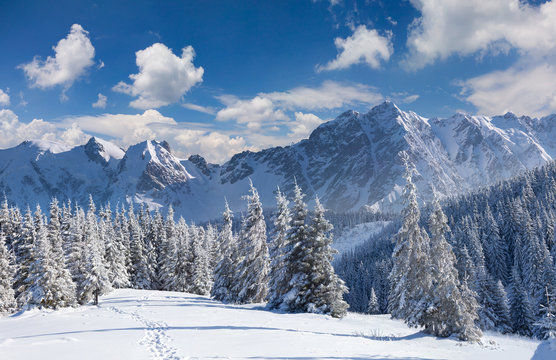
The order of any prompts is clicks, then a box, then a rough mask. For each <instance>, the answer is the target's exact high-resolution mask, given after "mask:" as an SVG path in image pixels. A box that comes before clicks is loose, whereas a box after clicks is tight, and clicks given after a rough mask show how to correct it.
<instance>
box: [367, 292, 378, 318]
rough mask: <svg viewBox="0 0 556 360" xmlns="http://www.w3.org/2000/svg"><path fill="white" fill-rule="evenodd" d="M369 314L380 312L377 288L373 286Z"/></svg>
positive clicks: (368, 304) (368, 305)
mask: <svg viewBox="0 0 556 360" xmlns="http://www.w3.org/2000/svg"><path fill="white" fill-rule="evenodd" d="M367 314H369V315H376V314H380V306H379V304H378V298H377V297H376V293H375V288H371V295H370V296H369V302H368V303H367Z"/></svg>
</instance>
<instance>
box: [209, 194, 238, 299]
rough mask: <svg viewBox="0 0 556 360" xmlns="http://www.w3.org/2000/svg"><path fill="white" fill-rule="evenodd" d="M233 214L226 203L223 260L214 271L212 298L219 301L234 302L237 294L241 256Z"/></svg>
mask: <svg viewBox="0 0 556 360" xmlns="http://www.w3.org/2000/svg"><path fill="white" fill-rule="evenodd" d="M233 216H234V215H233V213H232V211H231V210H230V207H229V206H228V201H225V208H224V212H223V213H222V218H223V224H222V229H221V230H220V234H219V243H220V254H221V259H220V261H219V262H218V265H217V266H216V268H215V269H214V285H213V287H212V291H211V296H212V297H213V298H214V299H216V300H219V301H223V302H234V301H235V299H236V297H237V294H235V293H234V291H233V286H234V282H235V281H234V280H235V276H236V269H237V267H238V264H239V256H238V249H237V243H236V238H235V236H234V234H233V231H232V229H233V222H232V219H233Z"/></svg>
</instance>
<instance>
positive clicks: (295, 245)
mask: <svg viewBox="0 0 556 360" xmlns="http://www.w3.org/2000/svg"><path fill="white" fill-rule="evenodd" d="M304 196H305V194H303V192H302V191H301V187H300V186H299V185H298V184H297V181H295V187H294V198H293V207H292V209H291V213H292V221H291V227H290V229H289V232H288V234H287V241H286V246H285V247H284V254H285V257H284V260H285V265H286V271H285V273H284V279H283V284H285V285H286V286H287V287H286V288H285V289H283V290H281V291H280V292H281V293H282V294H284V296H283V298H282V301H281V303H280V305H279V308H281V309H283V310H286V311H289V312H306V311H307V309H306V303H305V302H304V297H305V292H306V291H307V289H309V281H310V279H309V275H310V272H311V269H310V267H309V265H308V264H307V263H306V262H305V257H306V256H307V252H308V251H311V249H308V248H306V244H307V242H308V240H307V237H308V236H309V229H308V226H307V224H306V223H305V220H306V218H307V205H306V204H305V202H304V201H303V197H304Z"/></svg>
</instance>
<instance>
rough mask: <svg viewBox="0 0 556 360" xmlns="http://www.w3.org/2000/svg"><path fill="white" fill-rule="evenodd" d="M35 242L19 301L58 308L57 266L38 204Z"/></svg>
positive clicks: (30, 304)
mask: <svg viewBox="0 0 556 360" xmlns="http://www.w3.org/2000/svg"><path fill="white" fill-rule="evenodd" d="M33 222H34V228H35V230H34V234H35V236H34V243H33V250H32V261H31V263H30V264H29V273H28V275H27V277H26V279H25V281H24V283H25V286H24V290H23V291H22V292H21V293H20V294H19V296H18V298H17V301H18V303H20V304H22V305H23V306H27V307H34V306H38V307H41V308H42V307H45V308H53V309H55V308H58V307H59V306H60V304H59V303H58V301H57V298H56V293H55V291H56V290H58V289H57V286H56V275H57V274H56V268H55V265H54V262H53V261H52V258H51V248H50V243H49V241H48V237H47V230H46V227H45V224H44V215H43V213H42V211H41V208H40V206H38V205H37V209H36V211H35V216H34V220H33Z"/></svg>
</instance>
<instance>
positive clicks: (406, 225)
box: [389, 152, 432, 326]
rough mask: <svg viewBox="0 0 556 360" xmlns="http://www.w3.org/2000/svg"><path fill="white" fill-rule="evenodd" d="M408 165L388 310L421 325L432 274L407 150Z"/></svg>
mask: <svg viewBox="0 0 556 360" xmlns="http://www.w3.org/2000/svg"><path fill="white" fill-rule="evenodd" d="M401 158H402V160H403V162H404V165H405V167H406V171H405V174H404V177H405V179H406V186H405V190H404V204H405V209H404V210H403V223H402V227H401V228H400V230H399V231H398V233H397V234H396V236H395V237H394V242H395V244H396V247H395V248H394V252H393V254H392V257H393V267H392V271H391V273H390V277H389V279H390V282H391V290H390V296H389V309H390V311H391V314H392V317H394V318H401V319H404V320H405V321H406V322H407V323H408V324H409V325H410V326H417V325H422V323H423V316H424V315H425V312H426V310H427V309H428V308H429V306H430V305H431V298H430V294H431V284H432V279H431V274H430V263H429V258H428V256H429V250H430V248H429V247H430V244H429V237H428V235H427V233H426V232H425V231H424V230H423V229H422V228H421V226H420V225H419V219H420V216H421V213H420V210H419V205H418V203H417V188H416V187H415V184H414V183H413V181H412V176H413V172H414V166H413V164H411V163H410V161H409V155H408V154H407V153H406V152H402V153H401Z"/></svg>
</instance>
